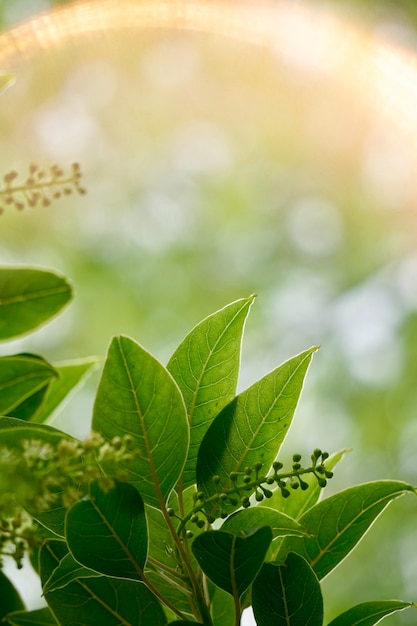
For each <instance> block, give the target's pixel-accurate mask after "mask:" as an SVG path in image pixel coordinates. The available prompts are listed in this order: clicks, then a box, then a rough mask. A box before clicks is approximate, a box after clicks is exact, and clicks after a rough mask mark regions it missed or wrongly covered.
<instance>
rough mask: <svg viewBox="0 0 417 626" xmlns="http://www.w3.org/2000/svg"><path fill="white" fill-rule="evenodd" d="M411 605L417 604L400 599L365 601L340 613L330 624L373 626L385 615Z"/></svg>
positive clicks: (336, 625)
mask: <svg viewBox="0 0 417 626" xmlns="http://www.w3.org/2000/svg"><path fill="white" fill-rule="evenodd" d="M411 606H415V605H414V604H413V603H412V602H400V601H399V600H379V601H376V602H363V603H362V604H357V605H356V606H353V607H352V608H350V609H348V610H347V611H345V612H344V613H341V614H340V615H338V616H337V617H336V618H335V619H334V620H332V621H331V622H330V623H329V624H328V626H373V625H374V624H378V623H379V622H381V621H382V620H383V619H384V617H387V616H388V615H391V614H392V613H396V612H397V611H403V610H404V609H408V608H409V607H411Z"/></svg>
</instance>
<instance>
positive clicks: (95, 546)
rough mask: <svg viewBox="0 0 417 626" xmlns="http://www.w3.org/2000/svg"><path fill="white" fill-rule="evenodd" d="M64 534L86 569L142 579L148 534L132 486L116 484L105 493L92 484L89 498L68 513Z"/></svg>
mask: <svg viewBox="0 0 417 626" xmlns="http://www.w3.org/2000/svg"><path fill="white" fill-rule="evenodd" d="M65 535H66V539H67V542H68V546H69V548H70V550H71V553H72V554H73V556H74V558H75V559H76V560H77V561H78V562H79V563H81V564H82V565H84V566H85V567H88V568H89V569H92V570H94V571H96V572H100V573H101V574H106V575H107V576H115V577H117V578H128V579H132V580H141V579H142V578H143V568H144V565H145V561H146V556H147V549H148V531H147V525H146V517H145V509H144V504H143V500H142V498H141V497H140V495H139V493H138V492H137V490H136V489H135V488H134V487H132V485H129V484H128V483H116V486H115V487H114V488H113V489H111V490H110V491H109V492H108V493H104V492H103V491H102V490H101V489H100V487H99V486H98V485H97V484H96V483H93V484H92V485H91V488H90V497H89V498H88V499H84V500H81V501H80V502H76V503H75V504H74V505H73V506H72V507H71V508H70V509H69V510H68V513H67V517H66V524H65ZM97 538H99V541H97Z"/></svg>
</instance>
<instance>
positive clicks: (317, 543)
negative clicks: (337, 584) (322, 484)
mask: <svg viewBox="0 0 417 626" xmlns="http://www.w3.org/2000/svg"><path fill="white" fill-rule="evenodd" d="M407 492H412V493H414V492H415V490H414V488H413V487H412V486H411V485H408V484H406V483H403V482H398V481H390V480H381V481H375V482H370V483H365V484H362V485H357V486H355V487H350V488H349V489H345V490H344V491H340V492H339V493H336V494H334V495H332V496H330V497H329V498H326V499H325V500H322V501H321V502H319V503H318V504H316V505H315V506H313V507H312V508H311V509H309V510H308V511H307V512H306V513H304V515H302V516H301V517H300V519H299V522H300V524H301V525H302V526H304V527H305V528H306V529H307V530H308V531H309V532H310V533H311V535H312V536H311V537H303V538H298V537H286V539H285V541H284V548H283V550H282V551H281V552H280V554H279V556H280V557H282V555H283V554H285V552H289V551H294V552H297V553H298V554H301V555H302V556H304V557H305V558H306V559H307V561H308V562H309V563H310V565H311V567H312V568H313V570H314V571H315V573H316V574H317V576H318V578H319V579H321V578H323V577H324V576H326V575H327V574H328V573H329V572H330V571H331V570H332V569H333V568H334V567H336V565H338V564H339V563H340V562H341V561H343V559H344V558H345V557H346V556H347V555H348V554H349V552H351V550H353V548H354V547H355V546H356V544H357V543H358V542H359V541H360V539H361V538H362V537H363V535H364V534H365V533H366V532H367V531H368V530H369V528H370V527H371V526H372V524H373V522H374V521H375V520H376V518H377V517H378V516H379V515H380V513H382V511H383V510H384V509H385V508H386V507H387V506H388V504H389V503H390V502H391V501H392V500H394V499H395V498H398V497H399V496H402V495H404V494H405V493H407Z"/></svg>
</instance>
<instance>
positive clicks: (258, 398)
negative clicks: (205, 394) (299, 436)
mask: <svg viewBox="0 0 417 626" xmlns="http://www.w3.org/2000/svg"><path fill="white" fill-rule="evenodd" d="M316 350H317V348H310V349H309V350H307V351H305V352H303V353H301V354H299V355H298V356H296V357H294V358H292V359H290V360H289V361H287V362H286V363H284V364H283V365H281V366H280V367H278V368H277V369H275V370H273V371H272V372H270V373H269V374H267V375H266V376H265V377H264V378H262V379H261V380H259V381H258V382H256V383H255V384H254V385H252V386H251V387H250V388H249V389H247V390H246V391H244V392H243V393H241V394H240V395H238V396H237V397H236V398H235V400H233V401H232V402H231V403H230V404H228V405H227V406H226V407H225V408H224V409H223V411H221V413H220V414H219V415H218V416H217V417H216V419H215V420H214V422H213V423H212V424H211V426H210V428H209V429H208V431H207V433H206V435H205V437H204V439H203V441H202V443H201V446H200V449H199V453H198V460H197V483H198V488H199V489H200V490H201V491H203V492H204V493H205V495H206V497H210V496H212V495H214V494H216V493H217V489H216V485H214V483H213V476H216V475H217V476H219V478H220V482H219V484H220V485H221V488H222V490H225V489H227V488H228V487H231V486H232V484H231V481H230V478H229V476H230V473H231V472H237V473H238V474H239V473H242V472H243V471H244V469H245V467H246V466H252V467H253V466H254V465H255V464H256V463H258V462H261V463H263V467H264V470H265V472H267V471H268V469H269V468H270V467H271V465H272V462H273V461H274V460H275V458H276V456H277V454H278V451H279V449H280V447H281V444H282V442H283V440H284V437H285V435H286V433H287V431H288V429H289V427H290V424H291V421H292V417H293V415H294V411H295V408H296V406H297V402H298V399H299V396H300V393H301V389H302V386H303V381H304V377H305V374H306V372H307V368H308V365H309V363H310V361H311V358H312V355H313V353H314V352H315V351H316ZM225 508H226V509H227V510H228V511H229V512H231V511H232V510H234V509H236V508H238V506H235V507H232V506H231V505H230V506H229V505H226V506H225Z"/></svg>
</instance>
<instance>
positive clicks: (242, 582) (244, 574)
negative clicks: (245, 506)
mask: <svg viewBox="0 0 417 626" xmlns="http://www.w3.org/2000/svg"><path fill="white" fill-rule="evenodd" d="M271 541H272V530H271V529H270V528H269V527H268V526H264V527H263V528H258V529H256V530H254V531H253V532H252V533H250V534H247V535H243V534H242V535H239V536H237V535H234V534H232V533H229V532H225V531H223V530H210V531H207V532H205V533H202V534H201V535H198V537H196V538H195V540H194V541H193V543H192V546H191V548H192V551H193V554H194V556H195V558H196V559H197V561H198V563H199V565H200V567H201V569H202V570H203V572H204V573H205V574H206V575H207V576H208V578H210V580H211V581H212V582H213V583H214V584H215V585H217V586H218V587H220V589H224V591H227V593H230V595H232V596H233V597H235V598H240V597H241V595H242V594H243V593H244V592H245V591H246V589H248V587H249V586H250V585H251V583H252V582H253V580H254V578H255V576H256V574H257V573H258V571H259V569H260V568H261V566H262V563H263V560H264V558H265V555H266V553H267V551H268V548H269V544H270V543H271Z"/></svg>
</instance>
